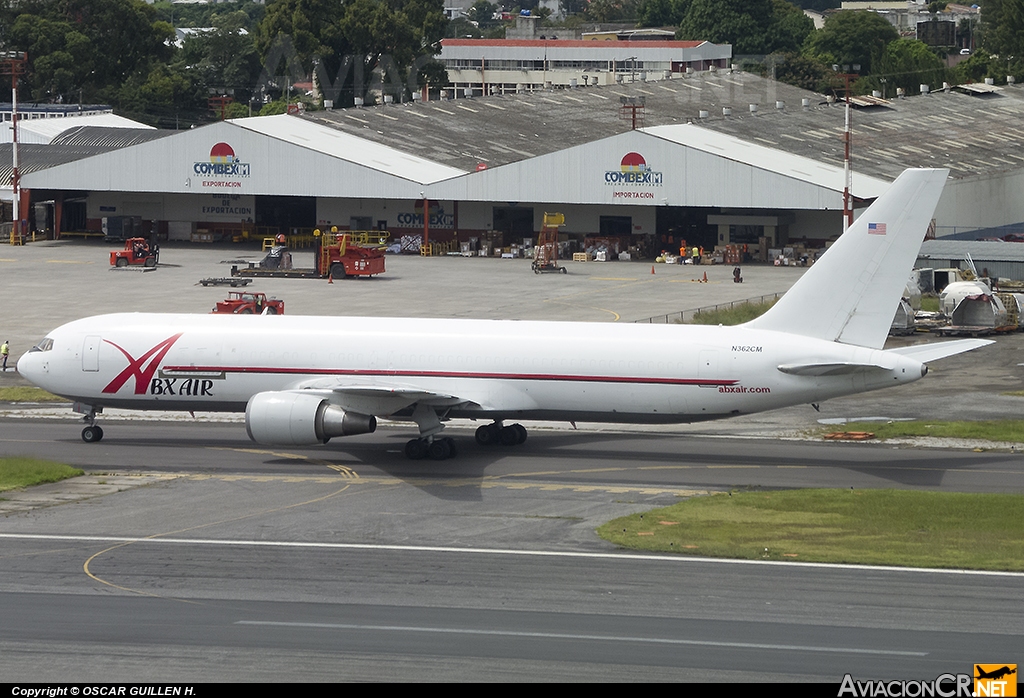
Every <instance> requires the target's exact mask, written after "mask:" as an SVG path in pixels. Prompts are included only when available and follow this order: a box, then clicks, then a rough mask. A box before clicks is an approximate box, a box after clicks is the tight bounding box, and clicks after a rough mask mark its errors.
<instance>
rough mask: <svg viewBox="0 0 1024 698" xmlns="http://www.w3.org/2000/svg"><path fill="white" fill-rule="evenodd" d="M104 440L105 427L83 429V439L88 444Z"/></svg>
mask: <svg viewBox="0 0 1024 698" xmlns="http://www.w3.org/2000/svg"><path fill="white" fill-rule="evenodd" d="M102 440H103V429H101V428H100V427H97V426H91V427H86V428H85V429H82V441H84V442H85V443H87V444H94V443H97V442H99V441H102Z"/></svg>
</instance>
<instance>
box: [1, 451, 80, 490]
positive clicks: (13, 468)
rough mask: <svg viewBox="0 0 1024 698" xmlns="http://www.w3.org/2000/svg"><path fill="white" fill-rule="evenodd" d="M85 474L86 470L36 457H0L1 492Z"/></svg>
mask: <svg viewBox="0 0 1024 698" xmlns="http://www.w3.org/2000/svg"><path fill="white" fill-rule="evenodd" d="M83 474H84V471H82V470H79V469H78V468H72V467H71V466H69V465H64V464H63V463H54V462H52V461H47V460H38V459H36V458H0V492H6V491H7V490H15V489H20V488H22V487H31V486H32V485H41V484H43V483H44V482H60V481H61V480H67V479H68V478H69V477H78V476H79V475H83Z"/></svg>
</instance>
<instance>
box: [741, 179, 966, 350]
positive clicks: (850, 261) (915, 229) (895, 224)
mask: <svg viewBox="0 0 1024 698" xmlns="http://www.w3.org/2000/svg"><path fill="white" fill-rule="evenodd" d="M948 175H949V170H946V169H918V170H906V171H905V172H904V173H903V174H901V175H900V176H899V177H898V178H897V179H896V181H895V182H893V183H892V186H890V187H889V188H888V189H887V190H886V191H885V193H884V194H882V195H881V196H880V197H878V198H877V199H876V200H875V202H874V203H873V204H871V206H869V207H868V209H867V210H865V211H864V213H862V214H861V216H860V217H859V218H858V219H857V220H856V221H854V223H853V225H851V226H850V228H849V229H848V230H847V231H846V232H845V233H843V235H842V236H840V238H839V240H837V241H836V243H835V244H834V245H832V247H831V248H830V249H829V250H828V251H827V252H826V253H825V254H824V255H822V257H821V259H819V260H818V261H817V262H815V263H814V265H813V266H812V267H811V268H810V269H808V270H807V273H806V274H804V275H803V277H801V278H800V280H799V281H797V282H796V284H794V285H793V288H791V289H790V290H789V292H788V293H786V295H784V296H783V297H782V298H781V299H779V302H778V303H776V304H775V306H774V307H773V308H772V309H771V310H769V311H768V312H767V313H765V314H764V315H762V316H761V317H759V318H757V319H756V320H753V321H751V322H749V323H747V325H746V326H747V327H751V328H755V329H759V330H776V331H779V332H787V333H789V334H795V335H802V336H804V337H815V338H817V339H826V340H829V341H837V342H842V343H844V344H855V345H857V346H862V347H870V348H872V349H881V348H882V344H883V343H884V342H885V338H886V336H887V335H888V334H889V327H890V326H891V325H892V319H893V316H894V315H895V313H896V306H897V305H898V304H899V301H900V296H901V295H902V293H903V288H904V286H905V285H906V283H907V277H909V276H910V270H911V269H912V268H913V266H914V261H915V260H916V259H917V253H918V252H919V251H920V249H921V242H922V241H923V240H924V235H925V232H926V231H927V230H928V224H929V223H930V222H931V219H932V215H933V214H934V213H935V207H936V205H938V203H939V196H940V195H941V194H942V188H943V186H944V185H945V182H946V177H947V176H948Z"/></svg>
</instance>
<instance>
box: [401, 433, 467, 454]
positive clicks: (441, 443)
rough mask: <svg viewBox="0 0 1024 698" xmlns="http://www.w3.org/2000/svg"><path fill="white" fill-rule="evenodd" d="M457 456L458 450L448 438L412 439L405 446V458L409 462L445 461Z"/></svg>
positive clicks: (452, 440) (451, 439) (450, 438)
mask: <svg viewBox="0 0 1024 698" xmlns="http://www.w3.org/2000/svg"><path fill="white" fill-rule="evenodd" d="M457 455H459V449H458V447H457V446H456V445H455V439H453V438H452V437H450V436H445V437H443V438H434V439H428V438H421V439H412V440H410V441H409V442H408V443H407V444H405V457H406V458H408V459H409V460H423V459H424V458H430V459H431V460H446V459H448V458H454V457H455V456H457Z"/></svg>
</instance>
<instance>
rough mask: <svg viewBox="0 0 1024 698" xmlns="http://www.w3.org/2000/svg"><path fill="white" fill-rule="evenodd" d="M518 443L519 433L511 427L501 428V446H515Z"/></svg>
mask: <svg viewBox="0 0 1024 698" xmlns="http://www.w3.org/2000/svg"><path fill="white" fill-rule="evenodd" d="M517 443H519V432H518V431H516V428H515V427H513V426H508V427H502V428H501V445H502V446H515V445H516V444H517Z"/></svg>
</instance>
